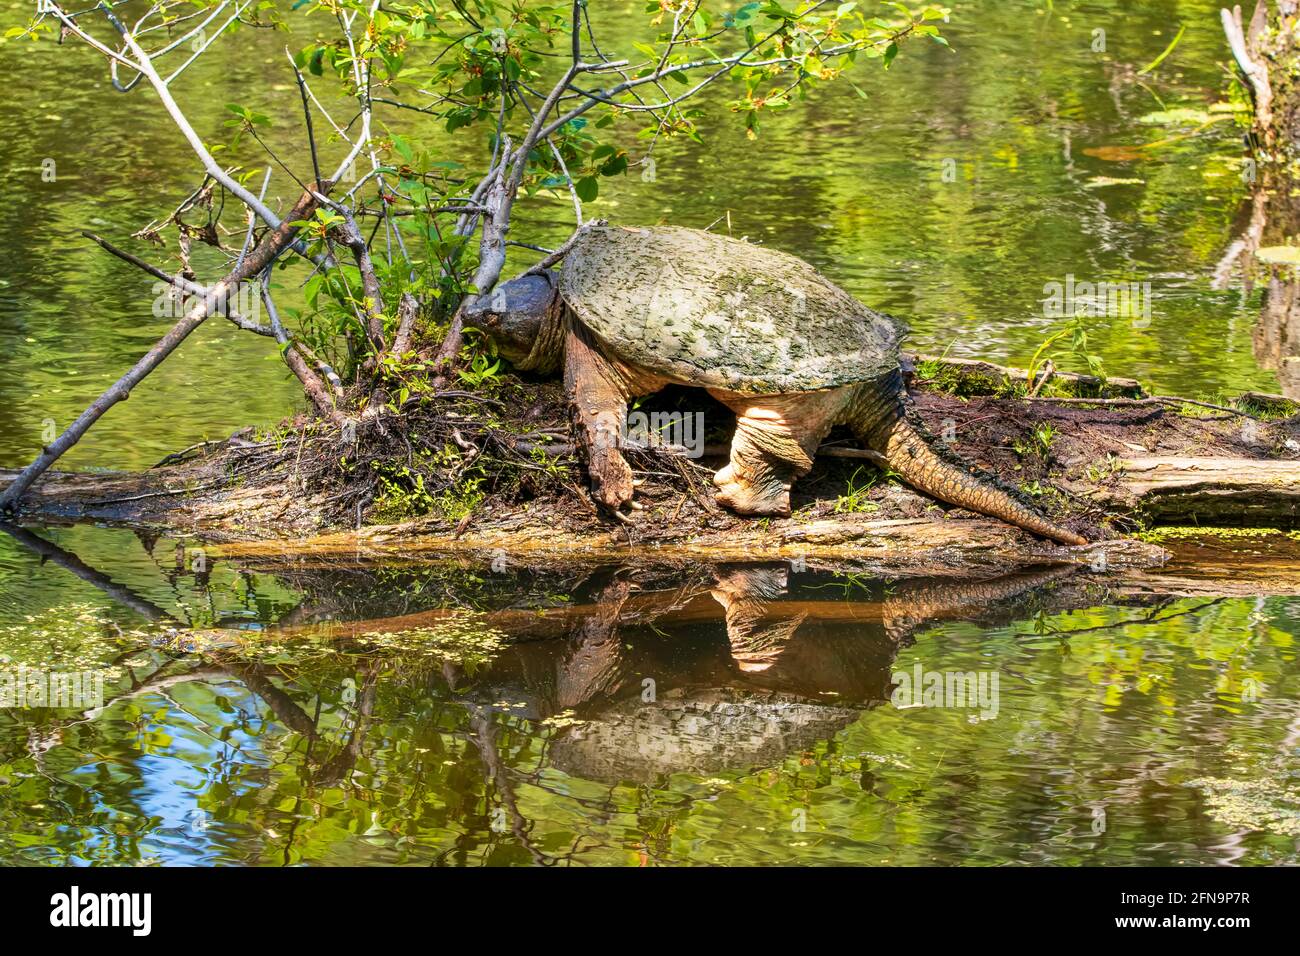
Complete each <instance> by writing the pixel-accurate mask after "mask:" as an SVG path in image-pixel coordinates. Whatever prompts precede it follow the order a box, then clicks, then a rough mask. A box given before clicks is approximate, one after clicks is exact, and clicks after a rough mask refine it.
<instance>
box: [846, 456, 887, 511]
mask: <svg viewBox="0 0 1300 956" xmlns="http://www.w3.org/2000/svg"><path fill="white" fill-rule="evenodd" d="M864 471H867V469H866V468H865V467H861V468H857V469H856V470H855V471H854V472H853V474H851V475H849V480H848V482H847V483H846V486H845V489H844V494H842V495H840V496H839V497H838V498H836V499H835V513H836V514H865V513H867V512H871V511H875V510H877V508H878V507H879V506H878V505H876V504H875V503H874V502H872V501H871V500H870V499H869V496H870V494H871V489H872V488H874V487H875V486H876V482H877V481H879V480H880V475H881V473H880V471H879V470H878V469H874V468H873V469H871V470H870V471H868V472H867V476H866V478H865V479H864V478H862V477H861V475H862V473H863V472H864Z"/></svg>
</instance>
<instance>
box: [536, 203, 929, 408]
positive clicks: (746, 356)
mask: <svg viewBox="0 0 1300 956" xmlns="http://www.w3.org/2000/svg"><path fill="white" fill-rule="evenodd" d="M559 288H560V294H561V295H562V296H563V298H564V301H565V303H566V304H567V305H568V306H569V308H570V309H571V310H572V312H573V313H574V315H576V316H577V318H578V319H579V321H581V322H582V323H583V324H584V325H585V326H587V328H589V329H590V330H591V331H592V332H593V333H594V334H595V335H596V337H597V338H598V339H599V340H600V341H601V343H602V344H603V345H604V346H605V347H606V348H607V349H608V350H609V352H610V354H612V355H614V356H617V357H618V358H619V359H621V360H622V361H624V362H626V363H628V364H630V365H634V366H637V367H640V368H644V369H647V370H649V371H652V372H657V373H659V374H661V375H665V376H667V377H669V378H671V379H673V380H675V381H679V382H683V383H686V384H690V385H698V386H705V387H710V388H721V389H726V390H728V391H733V392H740V393H751V394H772V393H782V392H805V391H814V390H816V389H824V388H834V387H836V386H840V385H847V384H851V383H854V382H862V381H867V380H869V379H872V378H876V377H878V376H880V375H882V374H884V373H886V372H888V371H890V370H892V369H894V368H895V367H896V366H897V364H898V344H899V341H900V339H901V338H902V335H903V327H902V325H901V324H900V323H899V322H898V321H897V320H895V319H893V318H891V317H890V316H887V315H882V314H881V313H879V312H875V311H873V310H871V309H868V308H867V307H866V306H864V305H863V304H862V303H860V302H858V301H857V300H856V299H854V298H853V296H851V295H849V294H848V293H847V292H845V291H844V290H843V289H841V288H840V287H839V286H837V285H835V284H834V283H833V282H831V281H829V280H828V279H826V278H825V277H824V276H823V275H822V274H821V273H819V272H818V271H817V270H816V269H814V268H813V267H812V266H810V265H809V264H808V263H806V262H804V261H803V260H802V259H800V258H798V257H796V256H792V255H789V254H788V253H784V252H778V251H776V250H775V249H768V248H765V247H763V246H756V245H753V244H751V243H748V242H743V241H741V240H739V239H729V238H727V237H726V236H719V235H715V234H713V233H710V232H701V231H700V230H698V229H685V228H681V227H678V226H650V227H631V228H623V227H614V226H605V225H596V226H591V227H589V228H587V229H586V230H584V232H583V233H582V234H581V235H580V236H579V238H578V240H577V242H576V243H575V244H574V246H573V248H572V249H571V250H570V251H569V253H568V255H567V256H566V257H565V261H564V268H563V270H562V272H561V274H560V286H559Z"/></svg>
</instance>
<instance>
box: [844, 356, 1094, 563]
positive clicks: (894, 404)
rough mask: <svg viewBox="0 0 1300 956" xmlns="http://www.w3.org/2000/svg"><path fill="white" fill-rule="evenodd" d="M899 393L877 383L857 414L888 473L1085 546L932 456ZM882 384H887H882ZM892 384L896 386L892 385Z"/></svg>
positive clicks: (972, 507)
mask: <svg viewBox="0 0 1300 956" xmlns="http://www.w3.org/2000/svg"><path fill="white" fill-rule="evenodd" d="M896 381H897V385H898V389H889V388H885V389H882V388H879V385H878V384H877V383H872V385H871V386H867V390H866V391H864V395H863V397H864V399H866V401H865V402H864V403H863V405H864V406H865V407H861V408H859V410H858V420H859V422H860V423H861V425H860V426H859V428H858V431H859V434H861V436H862V437H863V439H864V440H865V441H866V442H867V443H868V444H869V445H870V446H871V448H872V449H873V450H875V451H876V452H878V453H879V454H880V455H881V457H882V458H883V459H884V462H885V464H886V466H887V467H889V468H890V469H891V470H893V471H894V472H896V473H897V474H898V476H899V477H900V478H902V479H903V480H904V481H906V482H907V483H908V484H909V485H911V486H912V487H914V488H916V489H917V490H918V491H923V492H925V493H926V494H927V495H932V496H933V497H935V498H938V499H939V500H940V501H946V502H948V503H949V504H952V505H957V506H958V507H961V508H966V509H968V510H970V511H978V512H979V513H980V514H984V515H988V516H989V517H991V518H1001V519H1002V520H1003V521H1007V522H1010V523H1011V524H1014V525H1016V526H1017V527H1020V528H1024V529H1025V530H1026V531H1032V532H1034V533H1035V534H1041V535H1042V536H1043V537H1045V538H1051V539H1053V540H1055V541H1060V542H1061V543H1062V544H1087V543H1088V541H1087V539H1086V538H1082V537H1080V536H1079V535H1077V534H1075V533H1074V532H1073V531H1068V530H1066V529H1065V528H1062V527H1061V526H1060V525H1058V524H1055V523H1053V522H1051V521H1049V520H1048V519H1047V518H1045V517H1043V516H1042V515H1040V514H1039V513H1038V512H1037V511H1034V510H1033V509H1032V508H1029V507H1026V506H1025V505H1023V504H1021V503H1020V502H1019V501H1017V500H1016V499H1014V498H1012V497H1011V496H1010V495H1009V494H1007V493H1006V492H1004V491H1000V490H998V489H997V488H994V487H993V486H992V485H990V484H988V483H987V482H985V481H983V480H981V479H980V478H978V477H976V476H975V475H972V474H969V473H967V472H966V471H963V470H962V469H961V468H959V467H957V466H956V465H953V464H950V463H949V462H946V461H944V460H943V459H942V458H940V457H939V456H938V455H936V454H935V453H934V450H933V449H932V448H930V446H929V445H928V444H927V443H926V441H925V439H924V438H922V437H921V436H920V435H919V434H918V433H917V431H916V429H914V428H913V427H912V426H911V424H909V423H908V421H907V418H906V416H905V415H904V414H903V407H902V404H901V402H900V401H899V400H898V390H899V389H901V386H902V381H901V378H899V379H896ZM880 384H884V383H880ZM890 384H893V383H890Z"/></svg>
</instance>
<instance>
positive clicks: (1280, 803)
mask: <svg viewBox="0 0 1300 956" xmlns="http://www.w3.org/2000/svg"><path fill="white" fill-rule="evenodd" d="M1187 785H1188V786H1189V787H1195V788H1197V789H1200V790H1203V791H1205V806H1206V809H1207V810H1208V812H1209V814H1210V816H1211V817H1213V818H1214V819H1215V820H1217V821H1219V822H1220V823H1223V824H1226V825H1227V826H1230V827H1236V828H1240V829H1246V830H1258V831H1263V832H1267V833H1276V834H1278V835H1280V836H1291V837H1300V768H1298V767H1297V766H1296V763H1295V761H1294V759H1288V758H1278V759H1276V760H1273V761H1268V762H1266V763H1265V764H1264V765H1263V766H1259V767H1256V768H1255V769H1254V770H1250V769H1247V768H1245V767H1243V768H1242V771H1241V776H1233V777H1198V778H1197V779H1195V780H1189V781H1188V783H1187Z"/></svg>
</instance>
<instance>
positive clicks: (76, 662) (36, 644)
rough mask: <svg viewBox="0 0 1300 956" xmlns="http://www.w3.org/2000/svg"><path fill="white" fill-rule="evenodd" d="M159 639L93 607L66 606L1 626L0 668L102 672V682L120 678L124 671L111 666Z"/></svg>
mask: <svg viewBox="0 0 1300 956" xmlns="http://www.w3.org/2000/svg"><path fill="white" fill-rule="evenodd" d="M157 636H158V632H157V630H155V629H151V628H129V629H128V628H123V627H122V626H121V625H120V624H118V623H117V622H116V621H114V620H113V619H112V618H111V617H109V616H107V615H106V614H104V613H103V612H102V610H97V609H96V608H94V607H93V606H92V605H88V604H65V605H62V606H60V607H52V608H46V609H44V610H42V611H41V612H40V613H38V614H29V615H27V617H26V619H25V620H23V621H21V622H16V623H11V624H7V625H3V626H0V666H20V665H26V666H27V667H42V668H51V669H58V670H90V669H103V670H104V671H105V675H104V676H105V677H108V678H111V677H118V676H121V675H122V674H123V673H125V671H124V669H123V666H122V665H121V664H118V665H116V666H108V665H109V662H110V661H112V660H113V659H114V658H116V657H119V656H121V655H122V653H123V652H124V651H126V650H129V649H133V648H142V647H145V646H148V645H149V644H151V643H152V641H153V640H154V639H155V638H156V637H157Z"/></svg>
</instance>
